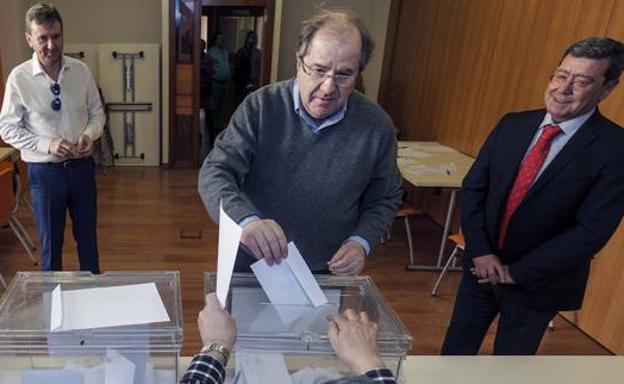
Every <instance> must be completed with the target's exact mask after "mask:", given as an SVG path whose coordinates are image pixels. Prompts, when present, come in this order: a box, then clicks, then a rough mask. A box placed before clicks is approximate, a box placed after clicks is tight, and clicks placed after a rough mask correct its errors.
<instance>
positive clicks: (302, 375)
mask: <svg viewBox="0 0 624 384" xmlns="http://www.w3.org/2000/svg"><path fill="white" fill-rule="evenodd" d="M341 377H342V375H341V374H340V373H338V371H336V369H334V368H333V367H330V368H311V367H305V368H303V369H302V370H299V371H297V372H295V373H293V374H292V375H290V378H291V380H292V382H293V384H324V383H327V382H330V381H332V380H336V379H339V378H341Z"/></svg>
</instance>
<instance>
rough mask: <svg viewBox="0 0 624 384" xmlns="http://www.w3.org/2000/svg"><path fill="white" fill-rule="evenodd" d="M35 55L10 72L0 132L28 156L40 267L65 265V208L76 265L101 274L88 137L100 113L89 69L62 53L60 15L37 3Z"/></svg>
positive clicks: (29, 26)
mask: <svg viewBox="0 0 624 384" xmlns="http://www.w3.org/2000/svg"><path fill="white" fill-rule="evenodd" d="M26 41H27V43H28V45H29V46H30V47H31V48H32V49H33V51H34V53H33V57H32V59H30V60H28V61H26V62H24V63H22V64H20V65H18V66H17V67H15V68H14V69H13V71H11V74H10V75H9V77H8V79H7V84H6V91H5V96H4V101H3V104H2V111H1V112H0V136H1V137H2V139H3V140H4V141H5V142H6V143H8V144H10V145H12V146H13V147H15V148H17V149H19V150H20V152H21V157H22V159H23V160H24V161H25V162H27V163H28V173H29V183H30V187H31V195H32V200H33V207H34V210H35V220H36V224H37V232H38V235H39V241H40V244H41V270H44V271H49V270H53V271H55V270H62V261H61V254H62V249H63V237H64V229H65V216H66V211H67V210H69V214H70V216H71V218H72V224H73V226H72V227H73V233H74V239H75V240H76V244H77V248H78V256H79V259H80V269H81V270H85V271H91V272H92V273H99V261H98V251H97V240H96V187H95V167H94V163H93V158H92V157H91V152H92V151H93V141H94V140H96V139H97V138H98V137H99V136H100V135H101V133H102V128H103V126H104V123H105V115H104V112H103V110H102V105H101V102H100V97H99V93H98V90H97V87H96V85H95V81H94V80H93V77H92V76H91V72H90V71H89V69H88V68H87V66H86V65H85V64H84V63H82V62H80V61H79V60H75V59H72V58H70V57H66V56H63V21H62V19H61V15H60V14H59V12H58V10H57V9H56V8H55V7H54V6H51V5H48V4H45V3H39V4H37V5H34V6H33V7H31V8H30V9H29V10H28V11H27V12H26Z"/></svg>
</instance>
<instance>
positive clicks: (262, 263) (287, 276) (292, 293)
mask: <svg viewBox="0 0 624 384" xmlns="http://www.w3.org/2000/svg"><path fill="white" fill-rule="evenodd" d="M251 270H252V271H253V273H254V274H255V275H256V278H257V279H258V282H259V283H260V285H261V286H262V289H264V292H266V295H267V296H268V298H269V300H270V301H271V303H273V304H287V305H303V306H310V305H311V306H314V307H318V306H321V305H323V304H327V297H326V296H325V294H324V293H323V291H322V290H321V287H319V285H318V283H317V282H316V279H315V278H314V276H313V275H312V272H311V271H310V268H309V267H308V264H306V262H305V260H303V256H301V253H300V252H299V250H298V249H297V246H296V245H295V243H293V242H290V243H288V256H287V257H286V258H285V259H282V260H281V262H280V263H279V264H273V265H272V266H270V265H269V264H268V263H267V262H266V260H265V259H261V260H258V261H257V262H255V263H253V264H251Z"/></svg>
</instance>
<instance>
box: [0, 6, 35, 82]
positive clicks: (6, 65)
mask: <svg viewBox="0 0 624 384" xmlns="http://www.w3.org/2000/svg"><path fill="white" fill-rule="evenodd" d="M27 8H28V6H27V2H26V1H23V0H2V11H1V12H0V46H1V47H2V70H3V72H4V73H3V74H2V75H3V77H4V79H5V80H6V78H7V76H8V75H9V72H10V71H11V69H13V67H15V66H16V65H17V64H19V63H21V62H22V61H24V60H26V59H27V58H28V57H29V56H30V55H31V52H32V51H31V50H30V48H28V46H27V45H26V41H25V39H24V21H23V20H24V14H25V13H26V9H27Z"/></svg>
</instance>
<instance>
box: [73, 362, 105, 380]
mask: <svg viewBox="0 0 624 384" xmlns="http://www.w3.org/2000/svg"><path fill="white" fill-rule="evenodd" d="M65 369H66V370H74V371H80V372H82V374H83V375H84V384H104V377H105V369H104V364H100V365H97V366H95V367H93V368H87V367H84V366H82V365H80V364H76V363H73V362H69V363H67V364H65Z"/></svg>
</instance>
